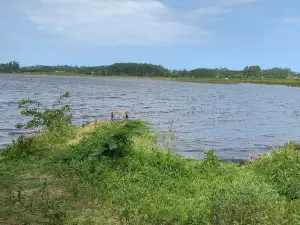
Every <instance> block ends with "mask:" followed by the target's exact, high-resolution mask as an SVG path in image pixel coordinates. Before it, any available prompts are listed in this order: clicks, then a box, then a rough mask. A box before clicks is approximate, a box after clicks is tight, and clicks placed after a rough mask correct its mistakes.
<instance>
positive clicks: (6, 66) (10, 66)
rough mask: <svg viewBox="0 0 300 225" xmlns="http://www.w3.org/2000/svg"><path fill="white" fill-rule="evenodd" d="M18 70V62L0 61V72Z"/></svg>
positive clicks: (19, 69)
mask: <svg viewBox="0 0 300 225" xmlns="http://www.w3.org/2000/svg"><path fill="white" fill-rule="evenodd" d="M20 71H21V68H20V64H19V63H18V62H16V61H12V62H9V63H0V73H18V72H20Z"/></svg>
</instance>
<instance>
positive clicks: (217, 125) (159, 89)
mask: <svg viewBox="0 0 300 225" xmlns="http://www.w3.org/2000/svg"><path fill="white" fill-rule="evenodd" d="M66 91H68V92H70V94H71V97H70V99H69V102H70V105H71V107H72V112H73V120H74V124H77V125H81V124H83V123H85V122H87V121H92V120H95V119H98V120H103V119H110V112H111V111H115V110H128V111H129V112H130V114H129V117H130V118H132V119H136V118H142V119H145V120H146V121H148V122H150V124H151V125H152V127H153V130H154V131H155V132H156V133H161V132H165V131H169V130H172V131H173V132H174V134H175V140H174V145H175V149H174V152H175V153H177V154H180V155H183V156H185V157H188V158H202V157H203V151H204V150H205V149H214V150H215V151H216V153H217V155H218V156H219V157H220V158H221V159H246V158H248V157H249V154H258V153H259V152H261V153H266V152H270V150H271V149H272V148H274V147H276V146H278V145H283V144H284V143H285V142H286V141H288V140H295V141H300V98H299V97H300V88H292V87H286V86H275V85H255V84H232V85H231V84H229V85H228V84H201V83H185V82H172V81H159V80H149V79H126V78H96V77H58V76H55V77H54V76H37V75H32V76H30V75H26V76H25V75H0V115H1V117H0V149H1V148H3V147H5V146H6V145H8V144H9V143H10V142H11V140H12V139H14V138H16V137H18V136H19V135H20V134H22V133H26V132H25V131H20V130H18V129H15V128H14V125H15V124H16V123H20V122H24V121H25V118H22V117H20V114H19V110H18V101H19V100H20V99H23V98H30V99H37V100H40V101H41V102H43V103H45V104H46V105H50V104H52V103H53V102H54V101H55V99H56V98H57V97H58V96H59V95H60V94H63V93H65V92H66Z"/></svg>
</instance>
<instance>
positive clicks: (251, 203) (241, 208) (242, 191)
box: [211, 172, 284, 225]
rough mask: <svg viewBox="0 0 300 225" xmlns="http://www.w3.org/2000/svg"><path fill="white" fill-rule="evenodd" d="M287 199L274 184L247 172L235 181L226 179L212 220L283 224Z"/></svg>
mask: <svg viewBox="0 0 300 225" xmlns="http://www.w3.org/2000/svg"><path fill="white" fill-rule="evenodd" d="M283 215H284V201H282V199H280V197H279V195H278V194H277V193H276V190H274V189H272V186H270V185H268V184H266V183H262V182H259V181H258V179H257V178H256V177H255V175H254V174H251V173H248V172H246V173H245V174H241V175H239V176H238V177H237V178H236V179H235V180H234V181H233V182H232V183H224V185H223V186H221V187H220V188H219V189H218V191H217V192H216V194H215V197H214V199H213V204H212V214H211V223H212V224H216V225H222V224H224V225H227V224H236V225H237V224H247V225H248V224H249V225H250V224H253V225H254V224H255V225H258V224H264V225H265V224H282V218H283Z"/></svg>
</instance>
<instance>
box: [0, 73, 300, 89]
mask: <svg viewBox="0 0 300 225" xmlns="http://www.w3.org/2000/svg"><path fill="white" fill-rule="evenodd" d="M1 75H33V76H55V77H72V76H73V77H99V78H123V79H124V78H127V79H128V78H129V79H144V80H165V81H176V82H192V83H210V84H264V85H284V86H288V87H300V80H295V79H272V78H270V79H268V78H262V79H232V78H214V79H212V78H195V77H164V76H131V75H113V76H104V75H88V74H78V73H12V74H10V73H0V76H1Z"/></svg>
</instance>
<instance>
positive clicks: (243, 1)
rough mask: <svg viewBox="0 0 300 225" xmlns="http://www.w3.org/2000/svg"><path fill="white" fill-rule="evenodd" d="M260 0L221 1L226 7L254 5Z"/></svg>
mask: <svg viewBox="0 0 300 225" xmlns="http://www.w3.org/2000/svg"><path fill="white" fill-rule="evenodd" d="M259 1H260V0H222V2H223V3H225V4H227V5H245V4H250V3H256V2H259Z"/></svg>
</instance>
